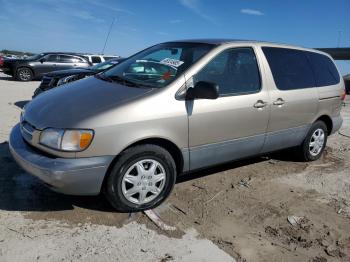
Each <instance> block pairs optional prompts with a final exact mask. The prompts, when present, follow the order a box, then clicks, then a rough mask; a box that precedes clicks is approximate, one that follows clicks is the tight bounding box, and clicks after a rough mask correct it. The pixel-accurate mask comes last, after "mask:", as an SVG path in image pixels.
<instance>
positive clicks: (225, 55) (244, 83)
mask: <svg viewBox="0 0 350 262" xmlns="http://www.w3.org/2000/svg"><path fill="white" fill-rule="evenodd" d="M198 81H207V82H212V83H215V84H218V86H219V94H220V96H225V95H236V94H248V93H256V92H259V90H260V86H261V83H260V73H259V67H258V64H257V61H256V57H255V54H254V51H253V49H251V48H234V49H229V50H226V51H224V52H222V53H220V54H219V55H217V56H216V57H215V58H214V59H213V60H211V61H210V62H209V63H208V64H207V65H206V66H205V67H204V68H203V69H202V70H201V71H200V72H199V73H197V74H196V75H195V76H194V82H198Z"/></svg>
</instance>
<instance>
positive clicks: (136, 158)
mask: <svg viewBox="0 0 350 262" xmlns="http://www.w3.org/2000/svg"><path fill="white" fill-rule="evenodd" d="M175 181H176V166H175V161H174V159H173V158H172V156H171V155H170V153H169V152H168V151H167V150H165V149H164V148H162V147H160V146H157V145H138V146H135V147H131V148H129V149H127V150H125V151H124V152H122V153H121V155H120V156H119V158H118V160H117V162H116V163H115V165H114V166H113V167H112V169H111V172H110V174H109V176H108V178H107V180H106V183H105V190H104V192H105V195H106V197H107V199H108V201H109V202H110V203H111V205H112V206H113V207H114V208H115V209H116V210H118V211H120V212H138V211H142V210H147V209H151V208H154V207H156V206H158V205H160V204H161V203H162V202H163V201H164V200H165V199H166V198H167V197H168V196H169V194H170V192H171V191H172V189H173V187H174V184H175Z"/></svg>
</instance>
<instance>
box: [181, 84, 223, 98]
mask: <svg viewBox="0 0 350 262" xmlns="http://www.w3.org/2000/svg"><path fill="white" fill-rule="evenodd" d="M218 97H219V86H218V85H217V84H214V83H211V82H205V81H199V82H197V83H196V84H195V85H194V87H193V88H189V89H187V93H186V99H188V100H193V99H217V98H218Z"/></svg>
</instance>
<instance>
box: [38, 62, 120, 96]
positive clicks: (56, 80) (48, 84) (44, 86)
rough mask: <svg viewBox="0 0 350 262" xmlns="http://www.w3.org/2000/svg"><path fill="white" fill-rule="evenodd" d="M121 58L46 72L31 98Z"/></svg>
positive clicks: (99, 70) (100, 69) (94, 71)
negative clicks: (87, 65) (82, 66)
mask: <svg viewBox="0 0 350 262" xmlns="http://www.w3.org/2000/svg"><path fill="white" fill-rule="evenodd" d="M123 60H125V58H113V59H111V60H108V61H106V62H102V63H99V64H97V65H94V66H90V67H86V68H73V69H67V70H59V71H54V72H51V73H47V74H45V75H44V77H43V78H42V80H41V83H40V86H39V87H38V88H37V89H35V91H34V95H33V98H34V97H36V96H37V95H39V94H41V93H43V92H44V91H47V90H49V89H52V88H54V87H57V86H60V85H63V84H67V83H70V82H73V81H76V80H79V79H82V78H85V77H87V76H92V75H95V74H97V73H101V72H103V71H106V70H107V69H110V68H111V67H113V66H115V65H117V64H118V63H120V62H122V61H123Z"/></svg>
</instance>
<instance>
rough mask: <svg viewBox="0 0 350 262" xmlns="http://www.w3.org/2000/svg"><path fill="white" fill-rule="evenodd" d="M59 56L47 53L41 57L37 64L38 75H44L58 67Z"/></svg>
mask: <svg viewBox="0 0 350 262" xmlns="http://www.w3.org/2000/svg"><path fill="white" fill-rule="evenodd" d="M58 60H59V57H58V55H47V56H45V57H44V58H42V59H40V61H38V62H37V64H36V65H35V71H36V73H37V75H38V76H42V75H43V74H46V73H48V72H52V71H55V70H56V68H57V63H58Z"/></svg>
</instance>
